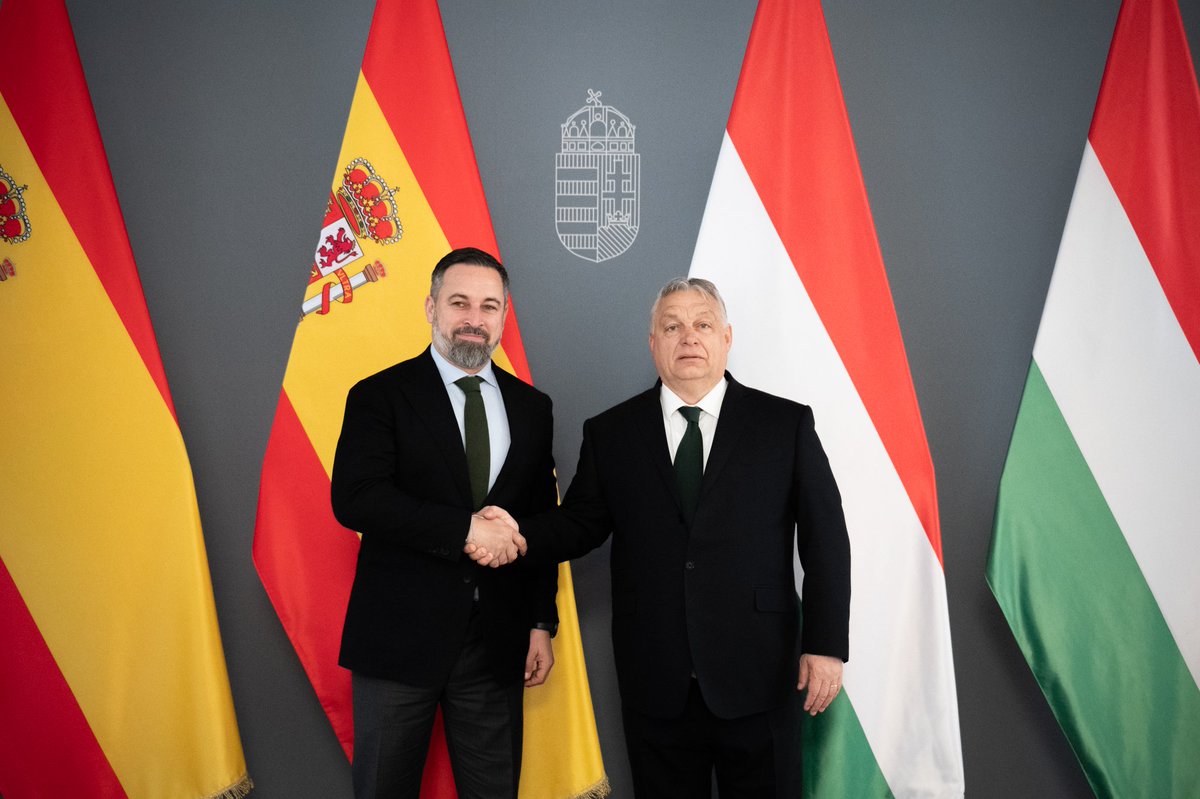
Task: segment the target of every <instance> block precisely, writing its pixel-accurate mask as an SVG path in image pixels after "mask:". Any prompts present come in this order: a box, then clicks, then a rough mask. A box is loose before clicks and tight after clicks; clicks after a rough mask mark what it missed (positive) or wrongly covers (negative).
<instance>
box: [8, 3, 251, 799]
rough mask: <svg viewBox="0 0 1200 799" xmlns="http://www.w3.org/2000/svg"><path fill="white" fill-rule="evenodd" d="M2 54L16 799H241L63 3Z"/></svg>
mask: <svg viewBox="0 0 1200 799" xmlns="http://www.w3.org/2000/svg"><path fill="white" fill-rule="evenodd" d="M0 52H3V53H4V54H5V55H4V57H5V62H6V64H7V65H8V67H7V68H6V69H4V70H0V319H3V320H4V345H3V346H2V347H0V374H2V375H3V376H4V377H3V379H4V413H3V414H2V415H0V450H2V458H3V463H4V474H3V476H2V478H0V509H3V510H2V511H0V641H2V642H3V645H2V646H0V794H2V795H4V796H5V797H8V798H9V799H22V797H60V796H71V797H124V796H129V797H147V798H148V799H153V798H155V797H164V796H171V797H229V798H232V797H242V796H245V795H246V794H247V793H248V792H249V790H250V787H251V783H250V780H249V779H248V778H247V777H246V765H245V759H244V758H243V755H242V745H241V741H240V739H239V737H238V730H237V722H236V720H235V718H234V712H233V701H232V698H231V696H230V692H229V680H228V676H227V674H226V671H225V657H224V654H223V652H222V650H221V640H220V634H219V632H218V629H217V620H216V613H215V609H214V607H213V596H212V585H211V583H210V580H209V573H208V562H207V559H206V557H205V551H204V539H203V537H202V535H201V532H200V519H199V514H198V512H197V508H196V495H195V489H194V487H193V484H192V474H191V468H190V466H189V465H188V459H187V453H186V452H185V450H184V446H183V439H182V437H181V436H180V432H179V425H178V423H177V421H176V418H175V410H174V407H173V406H172V404H171V396H170V393H169V391H168V389H167V381H166V378H165V375H164V373H163V368H162V364H161V362H160V359H159V354H158V347H157V344H156V343H155V339H154V332H153V330H152V328H151V325H150V317H149V315H148V314H147V312H146V304H145V300H144V298H143V296H142V288H141V283H140V282H139V280H138V274H137V268H136V267H135V265H134V262H133V254H132V252H131V251H130V248H129V241H128V238H127V236H126V233H125V224H124V222H123V220H122V218H121V212H120V209H119V207H118V205H117V197H116V193H115V191H114V190H113V183H112V177H111V175H110V174H109V170H108V162H107V160H106V159H105V156H104V149H103V146H102V145H101V142H100V132H99V129H98V128H97V126H96V119H95V115H94V114H93V111H92V104H91V99H90V97H89V95H88V90H87V84H86V82H85V81H84V76H83V70H82V68H81V66H80V62H79V55H78V53H77V51H76V49H75V39H74V36H73V34H72V33H71V26H70V22H69V20H68V18H67V12H66V8H65V6H64V4H63V2H62V0H5V2H4V4H3V5H2V6H0Z"/></svg>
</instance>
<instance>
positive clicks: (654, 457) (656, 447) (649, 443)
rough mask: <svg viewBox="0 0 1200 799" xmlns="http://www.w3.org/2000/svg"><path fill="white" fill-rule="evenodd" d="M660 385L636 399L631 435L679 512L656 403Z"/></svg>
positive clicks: (676, 486) (680, 503)
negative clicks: (635, 428) (633, 428)
mask: <svg viewBox="0 0 1200 799" xmlns="http://www.w3.org/2000/svg"><path fill="white" fill-rule="evenodd" d="M661 386H662V383H661V381H660V382H658V383H655V384H654V388H652V389H650V390H649V391H647V392H645V393H644V394H642V395H641V396H640V397H639V398H638V402H637V407H636V409H635V412H634V420H635V422H634V424H635V425H636V427H637V430H636V431H635V433H636V435H634V439H635V440H636V441H640V442H641V443H642V445H643V446H645V447H646V450H647V452H646V456H647V457H648V458H649V459H650V462H651V463H653V464H654V470H655V471H656V472H658V476H659V477H660V478H661V479H662V481H663V483H664V484H665V485H666V488H667V493H668V494H670V495H671V498H672V499H673V500H674V501H675V506H676V507H677V508H678V509H679V511H680V512H681V513H682V512H683V500H682V499H681V498H680V496H679V484H678V483H677V482H675V467H674V466H673V465H672V464H671V453H670V448H669V447H668V445H667V431H666V428H665V427H664V425H663V412H662V401H661V399H660V396H661V395H660V387H661Z"/></svg>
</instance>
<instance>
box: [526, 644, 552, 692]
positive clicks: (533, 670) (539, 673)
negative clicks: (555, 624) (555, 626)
mask: <svg viewBox="0 0 1200 799" xmlns="http://www.w3.org/2000/svg"><path fill="white" fill-rule="evenodd" d="M552 668H554V645H553V644H551V643H550V631H549V630H530V631H529V654H528V655H526V656H525V687H526V688H532V687H533V686H535V685H541V684H542V683H544V682H545V681H546V678H547V677H549V676H550V669H552Z"/></svg>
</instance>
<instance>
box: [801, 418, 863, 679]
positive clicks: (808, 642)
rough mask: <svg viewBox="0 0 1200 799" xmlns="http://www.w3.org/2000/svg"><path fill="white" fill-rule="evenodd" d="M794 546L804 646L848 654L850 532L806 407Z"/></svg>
mask: <svg viewBox="0 0 1200 799" xmlns="http://www.w3.org/2000/svg"><path fill="white" fill-rule="evenodd" d="M795 499H796V532H797V535H796V546H797V549H798V552H799V555H800V564H801V566H803V567H804V588H803V596H802V600H803V603H804V624H803V630H802V633H801V642H800V647H801V651H802V652H804V653H806V654H812V655H829V656H831V657H838V658H841V659H842V660H848V659H849V657H850V644H849V639H850V538H849V535H848V534H847V532H846V517H845V514H844V513H843V512H842V495H841V492H840V491H839V490H838V487H837V481H836V480H835V479H834V477H833V470H832V469H830V467H829V459H828V458H827V457H826V455H825V449H824V448H823V447H822V446H821V441H820V439H819V438H818V437H817V431H816V429H815V427H814V425H813V414H812V409H810V408H808V407H805V408H803V411H802V416H801V419H800V422H799V425H798V428H797V434H796V473H795Z"/></svg>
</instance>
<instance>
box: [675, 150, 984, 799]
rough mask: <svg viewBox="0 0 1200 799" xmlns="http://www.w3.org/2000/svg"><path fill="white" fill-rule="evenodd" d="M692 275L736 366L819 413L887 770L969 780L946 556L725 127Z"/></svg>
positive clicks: (854, 640) (934, 786) (855, 642)
mask: <svg viewBox="0 0 1200 799" xmlns="http://www.w3.org/2000/svg"><path fill="white" fill-rule="evenodd" d="M691 274H692V275H695V276H702V277H707V278H710V279H712V280H713V281H714V282H715V283H716V284H717V287H718V288H719V289H720V290H721V292H722V294H723V295H724V296H725V299H726V303H727V304H728V306H729V312H730V321H731V323H732V324H733V341H734V344H733V350H732V352H731V353H730V371H731V372H732V373H733V374H734V375H735V376H736V377H738V378H739V379H741V380H744V381H745V382H746V383H747V384H748V385H751V386H754V387H756V388H761V389H763V390H765V391H769V392H771V393H774V394H778V395H780V396H785V397H790V398H792V399H795V400H797V401H800V402H804V403H805V404H808V405H811V406H812V407H813V409H814V414H815V416H816V423H817V431H818V433H819V434H820V436H821V440H822V443H823V444H824V446H825V450H826V452H827V453H828V454H829V459H830V462H831V464H832V466H833V470H834V474H835V476H836V477H837V480H838V486H839V488H840V489H841V492H842V498H843V506H844V508H845V510H846V520H847V525H848V526H849V529H850V539H851V553H852V569H853V578H852V579H853V593H852V599H851V612H850V641H851V651H850V661H849V663H848V664H847V666H846V675H845V683H846V690H847V692H848V696H849V697H850V699H851V701H852V703H853V705H854V709H855V712H856V714H857V715H858V719H859V722H860V724H861V725H862V727H863V730H864V732H865V734H866V736H867V740H868V741H869V742H870V744H871V748H872V751H873V753H874V755H875V758H876V761H877V763H878V764H879V767H880V770H881V771H882V772H883V774H884V778H885V779H886V780H887V781H888V783H889V785H894V786H908V789H909V791H911V792H912V795H926V796H936V795H939V791H941V792H945V791H946V784H947V775H956V776H957V779H956V780H955V782H957V784H958V785H961V784H962V776H961V763H962V757H961V745H960V741H959V735H958V714H957V702H956V698H955V688H954V674H953V671H952V669H951V668H950V664H951V663H952V658H951V653H950V630H949V624H948V617H947V613H946V596H945V585H944V577H943V573H942V569H941V564H940V563H939V562H938V559H937V557H936V555H935V554H934V551H933V548H932V547H931V546H930V543H929V539H928V537H927V536H926V534H925V531H924V529H923V527H922V526H921V523H920V520H919V519H918V517H917V515H916V512H915V511H914V509H913V506H912V503H911V501H910V500H909V497H908V494H907V492H906V491H905V488H904V485H903V484H902V482H901V481H900V479H899V476H898V475H897V473H896V471H895V467H894V466H893V465H892V462H891V459H890V457H889V456H888V454H887V451H886V450H885V449H884V446H883V443H882V441H881V439H880V437H879V435H878V432H877V431H876V429H875V426H874V424H873V423H872V421H871V419H870V417H869V416H868V415H867V411H866V408H865V407H864V406H863V404H862V401H861V399H860V398H859V396H858V392H857V391H856V389H855V388H854V385H853V383H852V382H851V380H850V377H849V375H848V373H847V372H846V369H845V367H844V365H843V364H842V361H841V358H840V357H839V355H838V353H837V351H836V349H835V348H834V346H833V342H832V341H831V340H830V338H829V335H828V333H827V331H826V329H825V327H824V325H823V324H822V323H821V320H820V318H819V317H818V315H817V312H816V309H815V308H814V307H813V305H812V301H811V299H810V298H809V296H808V294H807V292H806V291H805V289H804V286H803V284H802V282H801V281H800V278H799V276H798V275H797V273H796V270H795V268H794V267H793V265H792V262H791V260H790V258H789V257H788V254H787V252H786V250H785V249H784V247H783V243H782V242H781V241H780V239H779V236H778V234H777V233H776V231H775V228H774V226H773V225H772V223H771V220H770V218H769V217H768V216H767V212H766V209H765V208H764V207H763V205H762V202H761V200H760V198H759V196H758V193H757V192H756V190H755V189H754V186H753V184H752V183H751V182H750V179H749V176H748V175H747V174H746V171H745V168H744V167H743V165H742V162H741V159H740V158H739V157H738V154H737V152H736V149H735V147H734V146H733V143H732V141H731V140H730V139H729V137H728V135H726V136H725V139H724V142H723V144H722V148H721V155H720V157H719V159H718V162H717V168H716V173H715V175H714V177H713V184H712V188H711V190H710V192H709V200H708V207H707V208H706V209H705V214H704V222H703V224H702V225H701V230H700V236H699V238H698V239H697V243H696V253H695V256H694V257H693V261H692V269H691ZM914 582H916V583H918V584H920V585H919V587H915V588H914V585H913V584H914ZM897 686H904V688H903V690H902V691H898V690H897ZM931 747H933V748H934V749H935V751H932V752H931V751H930V748H931ZM939 747H941V748H939ZM903 795H909V793H908V791H905V792H904V794H903ZM946 795H948V796H959V795H961V791H951V792H949V793H947V794H946Z"/></svg>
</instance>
